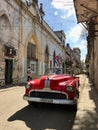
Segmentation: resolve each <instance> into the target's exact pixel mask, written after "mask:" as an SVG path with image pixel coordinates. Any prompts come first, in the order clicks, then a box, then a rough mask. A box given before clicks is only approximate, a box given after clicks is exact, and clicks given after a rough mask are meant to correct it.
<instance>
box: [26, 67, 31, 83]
mask: <svg viewBox="0 0 98 130" xmlns="http://www.w3.org/2000/svg"><path fill="white" fill-rule="evenodd" d="M30 80H32V73H31V67H28V69H27V81H30Z"/></svg>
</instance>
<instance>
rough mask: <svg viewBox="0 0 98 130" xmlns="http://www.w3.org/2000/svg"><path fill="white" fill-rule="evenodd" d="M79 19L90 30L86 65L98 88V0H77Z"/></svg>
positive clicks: (75, 2) (76, 7)
mask: <svg viewBox="0 0 98 130" xmlns="http://www.w3.org/2000/svg"><path fill="white" fill-rule="evenodd" d="M74 5H75V9H76V15H77V20H78V22H79V23H82V24H83V26H84V27H85V28H86V29H87V31H88V36H87V42H88V45H87V50H88V54H87V57H86V66H87V71H88V75H89V77H90V79H91V80H92V82H93V83H94V85H95V87H96V89H97V90H98V80H97V77H98V1H97V0H93V1H89V0H75V1H74Z"/></svg>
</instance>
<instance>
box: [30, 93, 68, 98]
mask: <svg viewBox="0 0 98 130" xmlns="http://www.w3.org/2000/svg"><path fill="white" fill-rule="evenodd" d="M30 97H39V98H49V99H66V98H67V96H66V95H65V94H63V93H55V92H39V91H32V92H30Z"/></svg>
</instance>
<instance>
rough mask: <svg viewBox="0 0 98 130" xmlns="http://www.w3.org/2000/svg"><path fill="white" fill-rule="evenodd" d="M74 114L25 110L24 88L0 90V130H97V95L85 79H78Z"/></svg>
mask: <svg viewBox="0 0 98 130" xmlns="http://www.w3.org/2000/svg"><path fill="white" fill-rule="evenodd" d="M80 81H81V86H80V99H79V105H78V110H77V112H75V111H73V110H72V109H71V108H69V107H67V106H65V107H62V106H53V105H41V106H40V105H38V106H28V103H27V102H26V101H24V100H23V98H22V96H23V94H24V90H25V89H24V87H12V88H7V89H1V90H0V129H1V130H97V129H98V94H97V93H96V91H95V89H94V87H93V86H91V87H90V85H91V84H90V82H89V81H88V78H87V77H86V76H85V75H80Z"/></svg>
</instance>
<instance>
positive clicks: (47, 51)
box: [45, 46, 49, 72]
mask: <svg viewBox="0 0 98 130" xmlns="http://www.w3.org/2000/svg"><path fill="white" fill-rule="evenodd" d="M48 68H49V49H48V46H46V49H45V72H46V71H47V69H48Z"/></svg>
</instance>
